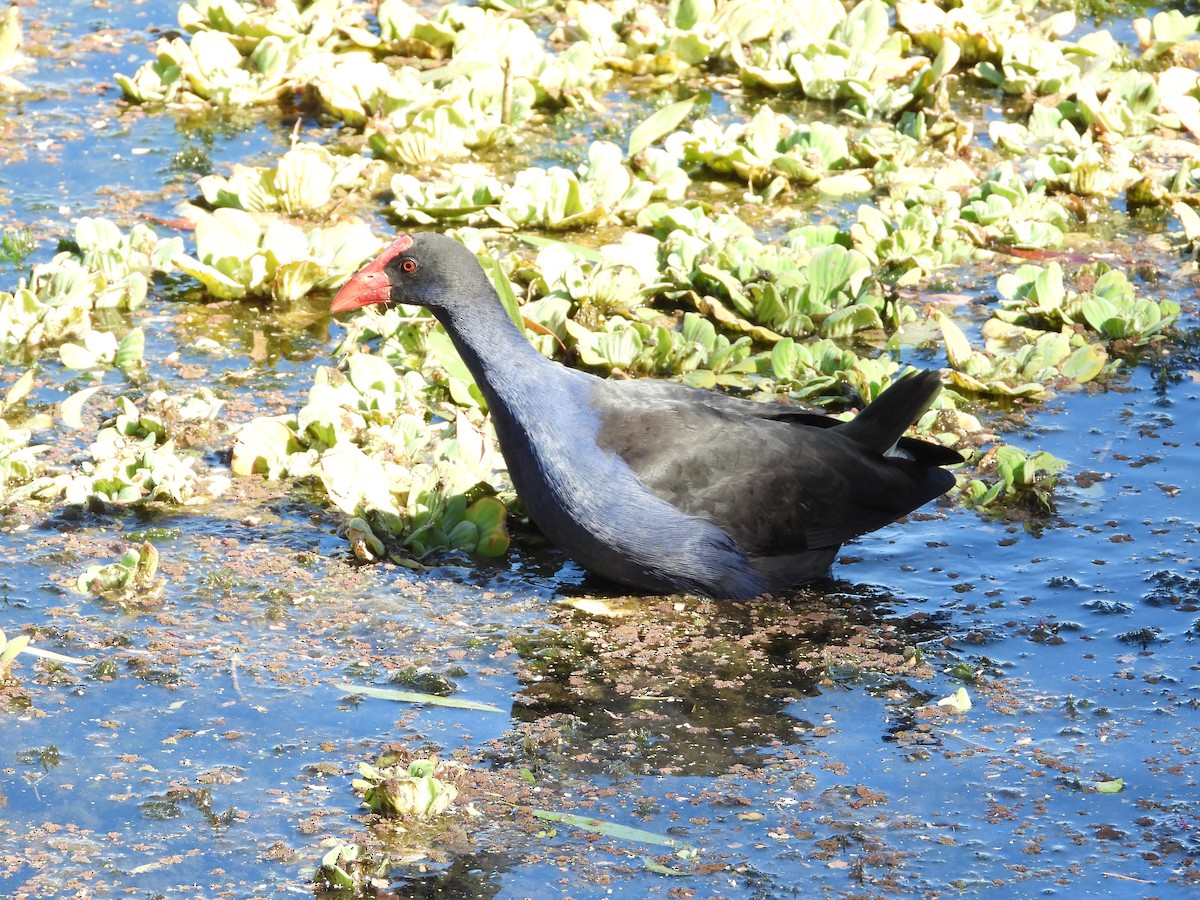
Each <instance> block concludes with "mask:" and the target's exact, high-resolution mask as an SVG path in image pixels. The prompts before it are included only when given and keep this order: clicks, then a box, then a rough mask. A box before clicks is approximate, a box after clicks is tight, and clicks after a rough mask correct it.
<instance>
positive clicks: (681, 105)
mask: <svg viewBox="0 0 1200 900" xmlns="http://www.w3.org/2000/svg"><path fill="white" fill-rule="evenodd" d="M695 105H696V97H689V98H688V99H687V100H678V101H676V102H675V103H672V104H670V105H669V106H664V107H663V108H662V109H660V110H658V112H656V113H654V115H652V116H650V118H648V119H646V120H645V121H644V122H642V123H641V124H640V125H638V126H637V128H635V129H633V131H632V133H631V134H630V135H629V150H628V151H627V152H626V154H625V155H626V156H627V157H628V156H637V155H638V154H639V153H641V152H642V151H643V150H645V149H646V148H647V147H649V146H650V145H651V144H653V143H654V142H655V141H657V140H659V139H660V138H663V137H665V136H666V135H668V134H670V133H671V132H672V131H674V130H675V129H676V128H678V127H679V126H680V124H682V122H683V120H684V119H686V118H687V117H688V114H689V113H691V111H692V107H694V106H695Z"/></svg>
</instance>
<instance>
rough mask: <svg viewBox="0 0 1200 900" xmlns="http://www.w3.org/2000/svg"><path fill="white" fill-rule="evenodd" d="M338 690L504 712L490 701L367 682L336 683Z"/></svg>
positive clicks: (399, 701)
mask: <svg viewBox="0 0 1200 900" xmlns="http://www.w3.org/2000/svg"><path fill="white" fill-rule="evenodd" d="M334 687H336V688H337V689H338V690H340V691H345V692H346V693H347V694H362V695H363V696H364V697H374V698H375V699H377V700H395V701H397V702H398V703H424V704H427V705H429V706H450V707H453V708H455V709H473V710H476V711H477V712H494V713H503V712H504V710H502V709H501V708H500V707H498V706H492V705H491V704H490V703H476V702H475V701H474V700H459V699H457V698H455V697H438V696H437V695H436V694H421V693H418V692H416V691H398V690H392V689H391V688H380V687H372V686H371V685H365V684H347V683H345V682H338V683H337V684H335V685H334Z"/></svg>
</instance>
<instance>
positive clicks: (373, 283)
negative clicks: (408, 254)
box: [329, 234, 413, 313]
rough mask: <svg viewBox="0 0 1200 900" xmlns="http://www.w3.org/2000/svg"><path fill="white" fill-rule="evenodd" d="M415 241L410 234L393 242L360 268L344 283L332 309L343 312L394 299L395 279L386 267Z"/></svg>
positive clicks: (330, 307)
mask: <svg viewBox="0 0 1200 900" xmlns="http://www.w3.org/2000/svg"><path fill="white" fill-rule="evenodd" d="M412 242H413V241H412V238H410V237H409V236H408V235H407V234H402V235H400V236H399V237H398V238H396V240H394V241H392V243H391V244H389V245H388V246H387V247H386V248H384V251H383V252H382V253H380V254H379V255H378V256H377V257H375V258H374V259H373V260H371V261H370V262H369V263H367V264H366V265H365V266H363V267H362V268H361V269H359V270H358V274H357V275H355V276H354V277H353V278H351V279H350V280H349V281H347V282H346V283H345V284H344V285H342V289H341V290H340V291H338V293H337V296H336V297H334V298H333V303H331V304H330V305H329V311H330V312H331V313H339V312H346V311H347V310H350V309H358V308H359V307H360V306H370V305H371V304H372V303H387V302H388V301H389V300H390V299H391V298H392V282H391V279H390V278H389V277H388V273H387V269H386V266H387V264H388V263H390V262H391V261H392V260H393V259H395V258H396V257H397V256H398V255H400V254H401V253H403V252H404V251H405V250H407V249H408V248H409V247H411V246H412Z"/></svg>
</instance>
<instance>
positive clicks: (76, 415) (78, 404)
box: [60, 385, 103, 429]
mask: <svg viewBox="0 0 1200 900" xmlns="http://www.w3.org/2000/svg"><path fill="white" fill-rule="evenodd" d="M102 389H103V385H100V386H97V387H90V388H84V389H83V390H82V391H76V392H75V393H74V394H72V395H71V396H70V397H68V398H67V399H66V400H64V401H63V402H62V406H61V407H60V409H61V410H62V420H63V424H64V425H66V426H67V427H68V428H76V429H78V428H82V427H83V407H84V404H86V403H87V402H88V400H90V399H91V398H92V395H93V394H95V393H96V392H97V391H99V390H102Z"/></svg>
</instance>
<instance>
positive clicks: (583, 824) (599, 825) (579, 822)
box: [532, 809, 685, 847]
mask: <svg viewBox="0 0 1200 900" xmlns="http://www.w3.org/2000/svg"><path fill="white" fill-rule="evenodd" d="M532 812H533V815H534V816H536V817H537V818H539V819H543V820H545V821H547V822H559V823H561V824H563V825H570V826H571V827H572V828H582V829H583V830H584V831H594V832H596V833H598V834H606V835H608V836H609V837H613V838H618V839H620V840H623V841H639V842H640V843H643V844H655V845H658V846H660V847H683V846H685V845H684V844H681V843H680V842H679V841H677V840H676V839H675V838H673V837H667V836H666V835H665V834H656V833H654V832H653V831H646V830H645V829H642V828H634V827H633V826H631V825H622V824H620V823H619V822H608V821H605V820H604V819H593V818H591V817H589V816H576V815H573V814H571V813H562V812H552V811H551V810H548V809H535V810H532Z"/></svg>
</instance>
